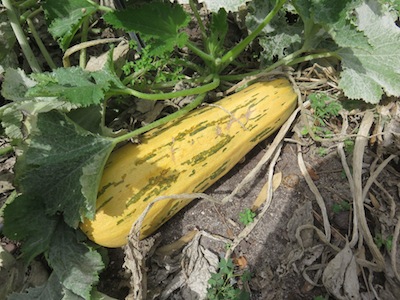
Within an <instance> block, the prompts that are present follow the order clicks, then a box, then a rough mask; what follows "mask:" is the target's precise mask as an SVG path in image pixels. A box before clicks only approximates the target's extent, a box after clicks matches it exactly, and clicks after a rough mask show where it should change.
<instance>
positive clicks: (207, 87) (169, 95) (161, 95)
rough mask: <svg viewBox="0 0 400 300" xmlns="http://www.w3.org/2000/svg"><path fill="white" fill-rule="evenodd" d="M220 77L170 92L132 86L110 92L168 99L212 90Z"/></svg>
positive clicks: (149, 98)
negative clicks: (143, 89)
mask: <svg viewBox="0 0 400 300" xmlns="http://www.w3.org/2000/svg"><path fill="white" fill-rule="evenodd" d="M219 83H220V79H219V77H214V79H213V81H212V82H210V83H208V84H205V85H202V86H198V87H195V88H191V89H185V90H181V91H177V92H170V93H157V94H147V93H142V92H139V91H137V90H133V89H130V88H126V89H110V91H109V94H111V95H132V96H135V97H137V98H140V99H144V100H166V99H172V98H176V97H186V96H191V95H197V94H203V93H206V92H208V91H211V90H213V89H215V88H217V87H218V86H219Z"/></svg>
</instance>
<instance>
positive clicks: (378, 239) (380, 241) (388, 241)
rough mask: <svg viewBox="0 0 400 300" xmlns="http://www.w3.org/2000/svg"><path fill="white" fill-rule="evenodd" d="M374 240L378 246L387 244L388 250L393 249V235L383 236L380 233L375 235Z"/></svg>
mask: <svg viewBox="0 0 400 300" xmlns="http://www.w3.org/2000/svg"><path fill="white" fill-rule="evenodd" d="M374 242H375V244H376V245H377V246H378V248H381V247H382V246H385V248H386V250H387V251H391V250H392V246H393V236H389V237H387V238H385V237H383V236H382V234H380V233H378V234H376V235H375V237H374Z"/></svg>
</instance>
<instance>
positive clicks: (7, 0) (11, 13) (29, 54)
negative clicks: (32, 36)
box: [3, 0, 42, 73]
mask: <svg viewBox="0 0 400 300" xmlns="http://www.w3.org/2000/svg"><path fill="white" fill-rule="evenodd" d="M3 5H4V6H5V8H6V9H7V16H8V19H9V20H10V23H11V27H12V29H13V31H14V34H15V37H16V38H17V41H18V43H19V45H20V46H21V49H22V52H23V53H24V56H25V58H26V60H27V61H28V64H29V66H30V67H31V69H32V71H33V72H35V73H39V72H41V71H42V69H41V68H40V65H39V63H38V61H37V60H36V57H35V55H34V54H33V51H32V49H31V47H30V46H29V43H28V39H27V38H26V36H25V34H24V31H23V30H22V27H21V25H20V23H19V18H18V17H17V13H16V12H15V10H14V7H13V6H12V4H11V0H3Z"/></svg>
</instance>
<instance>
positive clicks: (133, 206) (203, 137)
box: [80, 79, 297, 247]
mask: <svg viewBox="0 0 400 300" xmlns="http://www.w3.org/2000/svg"><path fill="white" fill-rule="evenodd" d="M296 103H297V96H296V94H295V93H294V91H293V89H292V86H291V84H290V83H289V81H288V80H286V79H275V80H273V81H270V82H258V83H255V84H252V85H250V86H249V87H247V88H245V89H243V90H242V91H240V92H238V93H235V94H233V95H231V96H228V97H226V98H224V99H222V100H220V101H218V102H216V103H214V104H212V105H204V106H202V107H200V108H198V109H196V110H195V111H192V112H190V113H188V114H187V115H185V116H184V117H182V118H180V119H176V120H173V121H171V122H169V123H167V124H165V125H163V126H161V127H159V128H155V129H153V130H151V131H149V132H147V133H145V134H143V135H142V136H141V138H140V143H139V144H127V145H124V146H122V147H121V148H119V149H117V150H116V151H114V152H113V153H112V154H111V155H110V157H109V159H108V161H107V163H106V165H105V168H104V172H103V176H102V179H101V183H100V188H99V191H98V199H97V203H96V213H95V217H94V219H93V220H89V219H85V220H84V221H83V223H82V224H81V226H80V227H81V229H82V231H83V232H84V233H85V234H86V235H87V236H88V237H89V239H91V240H93V241H94V242H96V243H97V244H99V245H102V246H106V247H120V246H122V245H124V244H126V243H127V236H128V234H129V232H130V229H131V227H132V225H133V224H134V222H135V221H136V220H137V219H138V218H139V216H140V215H141V213H142V212H143V211H144V210H145V209H146V207H147V205H148V204H149V203H151V202H152V201H153V200H154V199H155V198H156V197H158V196H168V195H173V194H180V193H196V192H203V191H204V190H206V189H207V188H208V187H209V186H211V185H212V184H213V183H214V182H216V181H217V180H218V179H220V178H221V177H222V176H223V175H224V174H226V173H227V172H228V171H229V170H230V169H231V168H232V167H234V166H235V165H236V164H237V163H238V162H239V161H240V160H241V159H242V158H243V157H244V156H245V154H246V153H248V152H249V151H250V150H251V149H252V148H253V147H254V146H255V145H257V143H259V142H260V141H262V140H264V139H265V138H266V137H268V136H269V135H271V134H272V133H273V132H274V131H276V130H277V129H278V128H279V127H280V126H281V125H282V124H283V123H284V122H285V121H286V120H287V118H288V117H289V116H290V114H291V113H292V112H293V111H294V109H295V107H296ZM190 201H191V200H187V199H184V200H182V199H179V200H176V199H168V200H164V201H159V202H157V203H155V204H154V205H153V207H152V208H151V209H150V211H149V212H148V214H147V215H146V217H145V219H144V221H143V223H142V228H141V232H140V237H141V238H144V237H146V236H148V235H150V234H151V233H153V232H154V231H155V230H157V229H158V228H159V227H160V226H161V225H162V224H163V223H165V222H166V221H167V220H168V219H170V218H171V217H172V216H173V215H174V214H176V213H177V212H178V211H179V210H180V209H181V208H183V207H184V206H185V205H187V204H188V203H189V202H190Z"/></svg>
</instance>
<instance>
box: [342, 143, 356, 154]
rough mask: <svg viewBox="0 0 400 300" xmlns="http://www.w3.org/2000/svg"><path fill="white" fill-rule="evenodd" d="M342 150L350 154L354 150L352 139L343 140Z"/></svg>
mask: <svg viewBox="0 0 400 300" xmlns="http://www.w3.org/2000/svg"><path fill="white" fill-rule="evenodd" d="M343 143H344V151H346V152H347V153H349V154H351V153H353V151H354V141H352V140H344V142H343Z"/></svg>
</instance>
